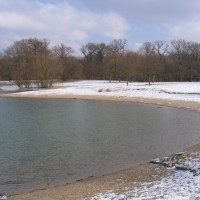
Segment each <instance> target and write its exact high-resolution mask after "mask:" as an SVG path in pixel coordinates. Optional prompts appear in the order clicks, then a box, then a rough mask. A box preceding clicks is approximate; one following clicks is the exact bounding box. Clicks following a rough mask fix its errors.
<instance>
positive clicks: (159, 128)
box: [0, 98, 200, 194]
mask: <svg viewBox="0 0 200 200" xmlns="http://www.w3.org/2000/svg"><path fill="white" fill-rule="evenodd" d="M199 122H200V115H199V114H198V113H195V112H190V111H186V110H179V109H175V108H169V107H158V106H154V105H143V104H135V103H116V102H104V101H86V100H44V99H43V100H41V99H40V100H37V99H33V100H32V99H5V98H0V172H1V173H0V192H5V193H6V194H16V193H21V192H25V191H30V190H34V189H37V188H42V187H46V186H48V185H58V184H62V183H66V182H70V181H75V180H78V179H82V178H86V177H89V176H99V175H102V174H106V173H109V172H112V171H116V170H119V169H123V168H127V167H130V166H133V165H136V164H139V163H143V162H147V161H149V160H150V159H152V158H155V157H161V156H166V155H169V154H172V153H174V152H177V151H180V150H182V149H184V148H186V147H188V146H191V145H193V144H196V143H199V141H200V134H199V130H200V123H199Z"/></svg>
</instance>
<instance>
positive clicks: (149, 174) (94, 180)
mask: <svg viewBox="0 0 200 200" xmlns="http://www.w3.org/2000/svg"><path fill="white" fill-rule="evenodd" d="M0 97H2V98H22V99H49V100H51V99H63V100H65V99H77V100H101V101H114V102H122V103H123V102H125V103H144V104H153V105H158V106H169V107H174V108H179V109H186V110H189V111H197V112H200V103H198V102H191V101H176V100H166V99H150V98H137V97H132V98H130V97H129V98H127V97H126V98H125V97H110V96H109V97H108V96H88V95H87V96H86V95H85V96H84V95H42V96H35V95H30V96H25V95H24V96H23V95H19V94H17V93H12V94H6V95H5V94H3V95H0ZM185 150H186V151H188V152H196V151H200V144H196V145H194V146H192V147H189V148H187V149H185ZM180 151H181V150H180ZM166 156H168V155H166ZM168 175H169V171H168V170H167V169H166V168H163V167H161V166H158V165H153V164H150V163H144V164H139V165H137V166H133V167H131V168H128V169H123V170H120V171H117V172H113V173H110V174H106V175H103V176H100V177H89V178H86V179H83V180H80V181H76V182H73V183H67V184H64V185H59V186H54V187H51V186H50V187H47V188H43V189H39V190H34V191H31V192H27V193H23V194H19V195H14V196H10V197H9V199H12V200H26V199H29V200H35V199H39V200H47V199H48V200H53V199H70V200H76V199H82V198H85V197H92V196H95V195H96V194H98V193H103V192H106V191H108V190H113V191H114V192H116V193H118V192H120V191H122V190H124V188H133V187H137V186H139V185H140V183H141V182H151V181H154V180H159V179H160V178H162V177H165V176H168Z"/></svg>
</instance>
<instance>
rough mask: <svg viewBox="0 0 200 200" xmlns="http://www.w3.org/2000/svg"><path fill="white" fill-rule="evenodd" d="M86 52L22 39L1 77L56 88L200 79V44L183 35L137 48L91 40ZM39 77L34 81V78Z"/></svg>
mask: <svg viewBox="0 0 200 200" xmlns="http://www.w3.org/2000/svg"><path fill="white" fill-rule="evenodd" d="M80 51H81V53H82V56H81V57H76V56H73V54H74V50H73V49H72V48H71V47H70V46H67V45H65V44H59V45H56V46H54V47H50V42H49V41H48V40H47V39H38V38H30V39H22V40H20V41H16V42H14V44H12V45H11V46H9V47H7V48H6V49H5V51H4V52H2V53H1V54H0V80H9V81H10V80H13V81H15V83H16V84H17V85H18V86H19V87H20V88H29V87H30V86H31V84H32V83H33V82H34V83H35V84H36V85H37V86H38V87H41V88H48V87H51V86H52V84H53V82H54V81H55V80H61V81H68V80H82V79H87V80H93V79H94V80H110V81H112V80H115V81H116V80H117V81H127V83H128V82H132V81H138V82H148V83H149V84H150V83H151V82H160V81H162V82H164V81H167V82H169V81H199V80H200V44H199V43H196V42H191V41H186V40H183V39H178V40H172V41H170V42H166V41H161V40H158V41H154V42H145V43H143V44H142V45H141V47H140V48H139V50H138V51H131V50H128V49H127V40H125V39H116V40H113V41H112V42H111V43H110V44H105V43H87V44H85V45H83V46H82V47H81V49H80ZM33 80H34V81H33Z"/></svg>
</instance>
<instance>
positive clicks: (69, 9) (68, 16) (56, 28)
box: [0, 0, 129, 48]
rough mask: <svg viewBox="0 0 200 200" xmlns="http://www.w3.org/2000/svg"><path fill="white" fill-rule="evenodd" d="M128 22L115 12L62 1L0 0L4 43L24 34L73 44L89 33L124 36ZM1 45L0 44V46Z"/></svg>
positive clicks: (84, 40)
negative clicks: (81, 6) (91, 9)
mask: <svg viewBox="0 0 200 200" xmlns="http://www.w3.org/2000/svg"><path fill="white" fill-rule="evenodd" d="M128 28H129V25H128V23H127V21H126V19H125V18H123V17H122V16H120V15H119V14H117V13H115V12H106V13H95V12H93V11H90V10H88V9H84V8H81V9H79V8H76V7H75V6H72V5H70V4H69V3H67V2H66V1H55V2H54V3H50V2H49V3H48V2H42V1H41V0H40V1H39V0H34V1H28V0H6V1H1V0H0V29H1V32H0V38H1V39H0V42H1V44H2V45H3V47H5V45H6V44H8V43H9V42H10V44H12V43H13V42H14V40H19V39H22V38H28V37H39V38H44V37H45V38H47V39H49V40H50V41H51V43H52V44H58V43H60V42H62V43H65V44H67V45H70V44H71V45H73V47H74V48H77V47H80V46H81V45H82V44H84V43H86V42H88V41H90V39H91V38H92V37H104V38H109V39H115V38H119V37H122V38H124V37H126V33H127V31H128ZM0 48H2V47H0Z"/></svg>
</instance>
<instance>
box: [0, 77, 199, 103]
mask: <svg viewBox="0 0 200 200" xmlns="http://www.w3.org/2000/svg"><path fill="white" fill-rule="evenodd" d="M55 86H56V87H59V88H57V89H47V90H38V91H29V92H21V93H20V95H35V96H40V95H70V94H71V95H94V96H95V95H98V96H113V97H124V98H126V97H144V98H156V99H170V100H183V101H196V102H200V82H181V83H180V82H159V83H153V84H151V85H148V84H147V83H138V82H134V83H129V85H128V86H127V85H126V82H121V83H119V82H112V83H109V81H78V82H67V83H59V84H56V85H55ZM10 87H12V89H14V88H13V87H14V86H9V85H7V86H3V87H1V86H0V89H3V90H10ZM15 89H16V88H15Z"/></svg>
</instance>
